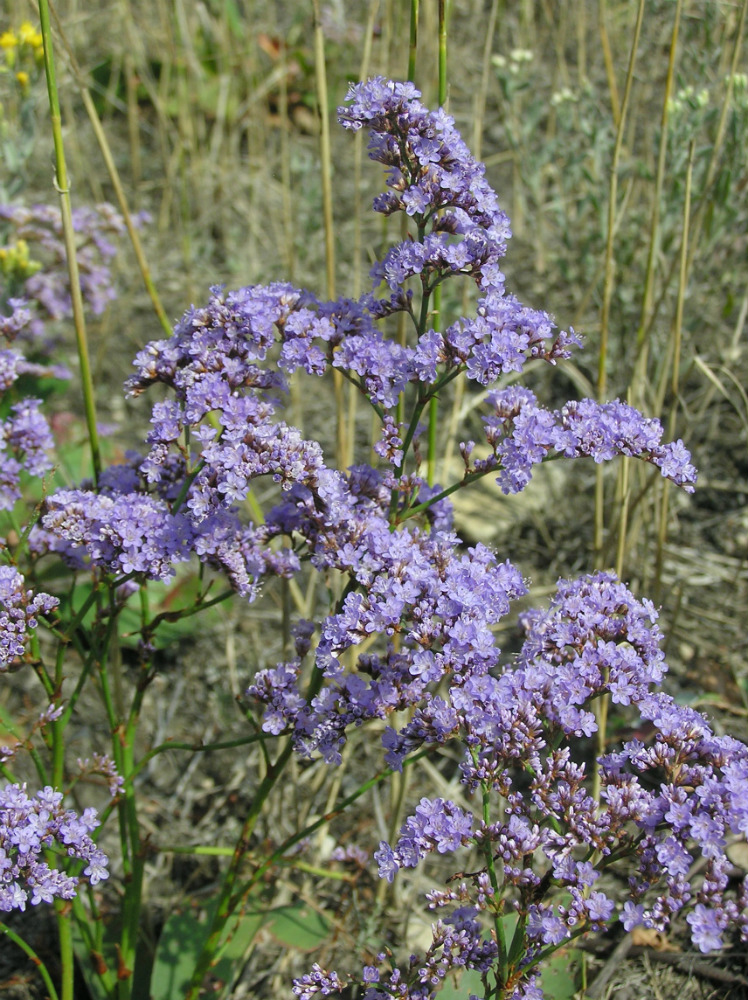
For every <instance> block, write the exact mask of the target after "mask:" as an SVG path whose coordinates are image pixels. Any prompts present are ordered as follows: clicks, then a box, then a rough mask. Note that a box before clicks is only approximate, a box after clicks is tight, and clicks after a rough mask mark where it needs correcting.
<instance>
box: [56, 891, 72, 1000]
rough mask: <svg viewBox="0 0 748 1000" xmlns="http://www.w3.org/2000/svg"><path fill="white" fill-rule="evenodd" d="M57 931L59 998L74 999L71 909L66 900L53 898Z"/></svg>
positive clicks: (64, 999) (63, 999)
mask: <svg viewBox="0 0 748 1000" xmlns="http://www.w3.org/2000/svg"><path fill="white" fill-rule="evenodd" d="M54 905H55V914H56V916H57V933H58V935H59V939H60V978H61V983H60V1000H74V993H73V978H74V974H75V953H74V952H73V909H72V907H71V905H70V902H69V901H68V900H64V899H55V903H54Z"/></svg>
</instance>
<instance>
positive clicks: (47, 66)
mask: <svg viewBox="0 0 748 1000" xmlns="http://www.w3.org/2000/svg"><path fill="white" fill-rule="evenodd" d="M39 21H40V24H41V33H42V39H43V42H44V72H45V76H46V78H47V93H48V95H49V110H50V120H51V126H52V139H53V142H54V150H55V154H54V155H55V187H56V188H57V191H58V194H59V196H60V212H61V215H62V229H63V239H64V243H65V255H66V257H67V267H68V276H69V279H70V297H71V301H72V307H73V325H74V326H75V338H76V346H77V350H78V363H79V366H80V373H81V385H82V390H83V406H84V410H85V414H86V427H87V430H88V442H89V447H90V450H91V465H92V471H93V479H94V483H95V484H97V483H98V480H99V476H100V474H101V448H100V445H99V432H98V428H97V426H96V401H95V396H94V387H93V379H92V378H91V363H90V360H89V354H88V339H87V337H86V320H85V316H84V314H83V295H82V292H81V283H80V275H79V273H78V257H77V248H76V245H75V230H74V229H73V211H72V207H71V202H70V182H69V180H68V173H67V166H66V163H65V146H64V143H63V139H62V117H61V114H60V97H59V93H58V90H57V76H56V73H55V62H54V52H53V47H52V26H51V24H50V14H49V0H39ZM63 1000H65V998H63Z"/></svg>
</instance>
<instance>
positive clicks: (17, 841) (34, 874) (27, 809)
mask: <svg viewBox="0 0 748 1000" xmlns="http://www.w3.org/2000/svg"><path fill="white" fill-rule="evenodd" d="M98 825H99V821H98V819H97V817H96V811H95V810H94V809H86V810H85V811H84V812H83V814H82V815H81V816H78V815H77V814H76V813H75V812H74V811H73V810H72V809H68V810H66V809H65V808H64V807H63V805H62V793H61V792H58V791H55V790H54V789H53V788H50V787H46V788H43V789H42V790H41V791H39V792H37V793H36V794H35V795H34V796H33V797H29V796H28V795H27V793H26V786H25V785H11V784H8V785H5V787H4V788H1V789H0V910H4V911H5V912H8V911H10V910H14V909H18V910H25V909H26V903H27V902H29V901H30V902H31V904H32V906H36V905H37V904H38V903H41V902H44V903H51V902H52V900H53V899H55V898H59V899H72V898H73V896H75V894H76V889H77V887H78V885H79V883H80V881H81V876H79V875H68V874H67V873H66V872H65V871H63V870H60V869H57V868H51V867H50V866H49V864H48V861H47V860H46V858H47V857H48V853H47V852H48V851H49V850H50V849H52V850H54V851H57V852H58V853H59V854H60V855H61V857H64V856H67V857H69V858H71V859H74V860H76V861H79V862H82V863H83V864H85V867H84V869H83V876H82V877H83V878H84V879H85V881H87V882H88V883H89V884H90V885H97V884H98V883H99V882H100V881H101V880H102V879H106V878H108V876H109V872H108V869H107V865H108V860H107V857H106V855H105V854H104V853H103V852H102V851H100V850H99V849H98V848H97V847H96V845H95V843H94V841H93V840H92V839H91V833H92V832H93V831H94V830H95V829H96V827H97V826H98Z"/></svg>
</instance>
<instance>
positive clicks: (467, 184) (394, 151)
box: [338, 77, 511, 246]
mask: <svg viewBox="0 0 748 1000" xmlns="http://www.w3.org/2000/svg"><path fill="white" fill-rule="evenodd" d="M420 96H421V94H420V92H419V91H418V90H416V88H415V87H414V86H413V84H411V83H395V82H393V81H392V80H386V79H384V77H376V78H375V79H372V80H368V81H367V82H366V83H360V84H356V85H354V86H352V87H351V88H350V90H349V92H348V95H347V100H348V102H349V105H348V107H343V108H340V109H339V111H338V115H339V120H340V123H341V125H342V126H343V128H349V129H353V130H354V131H358V130H359V129H361V128H367V129H368V130H369V137H370V138H369V155H370V157H371V158H372V159H373V160H377V161H378V162H379V163H383V164H385V166H386V167H387V168H388V176H387V186H388V188H389V191H388V192H387V193H386V194H383V195H380V196H379V197H378V198H377V199H376V201H375V203H374V207H375V209H376V211H378V212H384V213H385V214H386V215H389V214H391V213H392V212H396V211H405V212H407V214H408V215H410V216H413V217H414V218H415V219H416V220H417V221H418V222H419V224H423V223H425V222H426V221H428V220H430V219H432V218H433V219H436V218H438V220H439V221H438V226H439V228H440V229H441V230H442V231H444V232H465V231H467V230H470V229H472V228H473V227H474V226H476V225H477V226H480V227H481V228H482V229H485V230H486V232H487V233H488V234H489V236H490V237H491V239H492V240H495V241H496V242H497V243H498V244H499V245H500V246H503V244H504V242H505V241H506V240H507V239H508V238H509V237H510V236H511V230H510V228H509V219H508V218H507V216H506V215H505V213H504V212H502V211H501V209H500V208H499V204H498V201H497V199H496V195H495V193H494V191H493V190H492V188H491V186H490V185H489V184H488V182H487V181H486V178H485V167H484V166H483V164H482V163H479V162H478V161H477V160H476V159H475V158H474V157H473V156H472V154H471V153H470V150H469V149H468V147H467V146H466V145H465V143H464V142H463V140H462V137H461V136H460V134H459V132H458V131H457V130H456V129H455V127H454V119H453V118H451V117H450V116H449V115H447V114H445V112H444V111H443V110H441V109H439V110H438V111H429V110H428V109H427V108H425V107H424V106H423V104H421V102H420ZM437 213H440V214H439V215H438V216H437Z"/></svg>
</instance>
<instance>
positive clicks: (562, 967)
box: [540, 948, 581, 1000]
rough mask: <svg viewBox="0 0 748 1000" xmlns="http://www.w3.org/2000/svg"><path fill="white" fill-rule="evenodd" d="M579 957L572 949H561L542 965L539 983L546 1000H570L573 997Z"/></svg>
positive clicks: (577, 952)
mask: <svg viewBox="0 0 748 1000" xmlns="http://www.w3.org/2000/svg"><path fill="white" fill-rule="evenodd" d="M580 956H581V952H580V951H578V950H576V949H574V948H562V949H561V950H560V951H557V952H556V954H555V955H554V956H553V957H552V958H551V959H549V960H548V961H547V962H546V963H545V964H544V965H543V967H542V969H541V972H540V982H541V984H542V987H543V994H544V996H546V997H547V998H548V1000H571V998H572V997H573V996H574V994H575V993H576V991H577V969H578V968H579V961H580Z"/></svg>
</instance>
